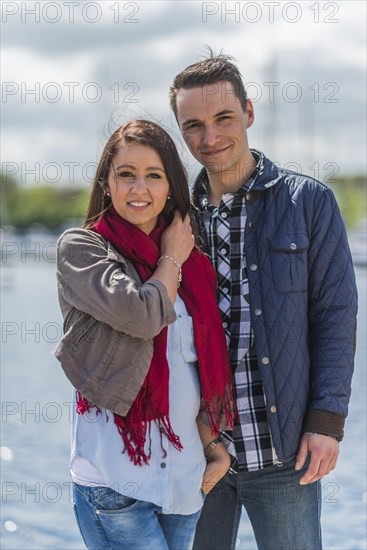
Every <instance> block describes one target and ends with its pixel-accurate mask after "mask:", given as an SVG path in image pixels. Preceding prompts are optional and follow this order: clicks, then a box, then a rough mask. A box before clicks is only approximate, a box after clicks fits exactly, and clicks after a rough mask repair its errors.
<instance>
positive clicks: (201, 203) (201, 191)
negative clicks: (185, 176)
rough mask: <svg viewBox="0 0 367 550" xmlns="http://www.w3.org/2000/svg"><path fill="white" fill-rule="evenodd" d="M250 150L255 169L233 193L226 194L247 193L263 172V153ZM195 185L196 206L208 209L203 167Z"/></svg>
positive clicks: (205, 177) (206, 183) (207, 184)
mask: <svg viewBox="0 0 367 550" xmlns="http://www.w3.org/2000/svg"><path fill="white" fill-rule="evenodd" d="M250 151H251V153H252V156H253V157H254V159H255V161H256V166H255V169H254V171H253V172H252V174H251V176H250V177H249V179H248V180H246V181H245V182H244V183H243V184H242V185H241V187H240V188H239V189H238V190H237V191H236V192H235V193H228V195H232V194H233V195H237V194H242V195H244V194H245V193H247V191H249V190H250V189H251V188H252V187H253V186H254V184H255V182H256V180H257V179H258V178H259V176H260V175H261V174H263V172H264V166H265V161H264V159H265V157H264V154H263V153H262V152H261V151H257V150H256V149H250ZM195 187H196V196H197V206H198V207H199V209H200V210H201V211H203V210H209V209H210V205H209V201H208V188H209V179H208V174H207V172H206V170H205V168H203V169H202V170H201V172H200V173H199V175H198V177H197V180H196V183H195ZM226 194H227V193H226Z"/></svg>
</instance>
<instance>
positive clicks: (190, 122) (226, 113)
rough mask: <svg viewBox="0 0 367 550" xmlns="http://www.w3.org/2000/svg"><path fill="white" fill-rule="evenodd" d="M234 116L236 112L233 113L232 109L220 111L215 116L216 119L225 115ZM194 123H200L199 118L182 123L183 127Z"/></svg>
mask: <svg viewBox="0 0 367 550" xmlns="http://www.w3.org/2000/svg"><path fill="white" fill-rule="evenodd" d="M233 114H234V111H232V110H231V109H223V111H219V113H216V114H215V115H214V118H217V117H220V116H223V115H233ZM193 122H200V120H199V119H197V118H188V119H187V120H184V122H183V123H182V126H188V125H189V124H192V123H193Z"/></svg>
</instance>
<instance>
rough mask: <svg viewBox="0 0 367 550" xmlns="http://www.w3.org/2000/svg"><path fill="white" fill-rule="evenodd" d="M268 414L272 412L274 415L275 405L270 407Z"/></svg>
mask: <svg viewBox="0 0 367 550" xmlns="http://www.w3.org/2000/svg"><path fill="white" fill-rule="evenodd" d="M270 412H272V413H276V412H277V408H276V406H275V405H272V406H271V407H270Z"/></svg>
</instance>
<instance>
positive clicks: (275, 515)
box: [194, 462, 322, 550]
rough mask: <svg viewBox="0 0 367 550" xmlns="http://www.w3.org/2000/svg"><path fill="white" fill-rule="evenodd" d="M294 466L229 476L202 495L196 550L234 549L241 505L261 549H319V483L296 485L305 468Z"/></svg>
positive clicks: (289, 465)
mask: <svg viewBox="0 0 367 550" xmlns="http://www.w3.org/2000/svg"><path fill="white" fill-rule="evenodd" d="M294 466H295V463H294V462H292V463H289V464H283V466H270V467H267V468H264V469H263V470H259V471H257V472H240V473H238V474H227V475H226V476H225V477H224V478H223V479H222V480H221V481H220V482H219V483H218V484H217V485H216V486H215V487H214V489H213V490H212V491H210V493H209V494H208V496H207V497H206V500H205V504H204V507H203V509H202V512H201V516H200V520H199V522H198V525H197V529H196V535H195V541H194V550H234V549H235V547H236V539H237V532H238V527H239V523H240V519H241V511H242V506H244V507H245V509H246V512H247V515H248V517H249V519H250V521H251V524H252V528H253V530H254V534H255V538H256V542H257V546H258V548H259V550H321V548H322V543H321V529H320V515H321V484H320V481H317V482H315V483H311V484H309V485H299V480H300V478H301V477H302V475H303V473H304V472H305V470H306V468H307V466H305V467H304V468H303V469H302V470H300V471H298V472H296V471H295V469H294ZM239 548H240V549H241V550H249V549H245V548H244V547H243V546H241V545H240V547H239ZM237 550H238V549H237Z"/></svg>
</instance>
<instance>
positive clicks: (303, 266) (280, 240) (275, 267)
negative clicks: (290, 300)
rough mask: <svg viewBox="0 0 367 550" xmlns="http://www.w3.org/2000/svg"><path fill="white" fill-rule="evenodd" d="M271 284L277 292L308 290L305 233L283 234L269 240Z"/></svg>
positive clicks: (307, 242) (306, 241) (307, 245)
mask: <svg viewBox="0 0 367 550" xmlns="http://www.w3.org/2000/svg"><path fill="white" fill-rule="evenodd" d="M269 246H270V261H271V269H272V275H273V284H274V287H275V289H276V290H277V292H281V293H285V292H306V291H307V289H308V260H307V251H308V248H309V238H308V235H307V233H284V234H282V235H275V236H274V237H271V238H270V239H269Z"/></svg>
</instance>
